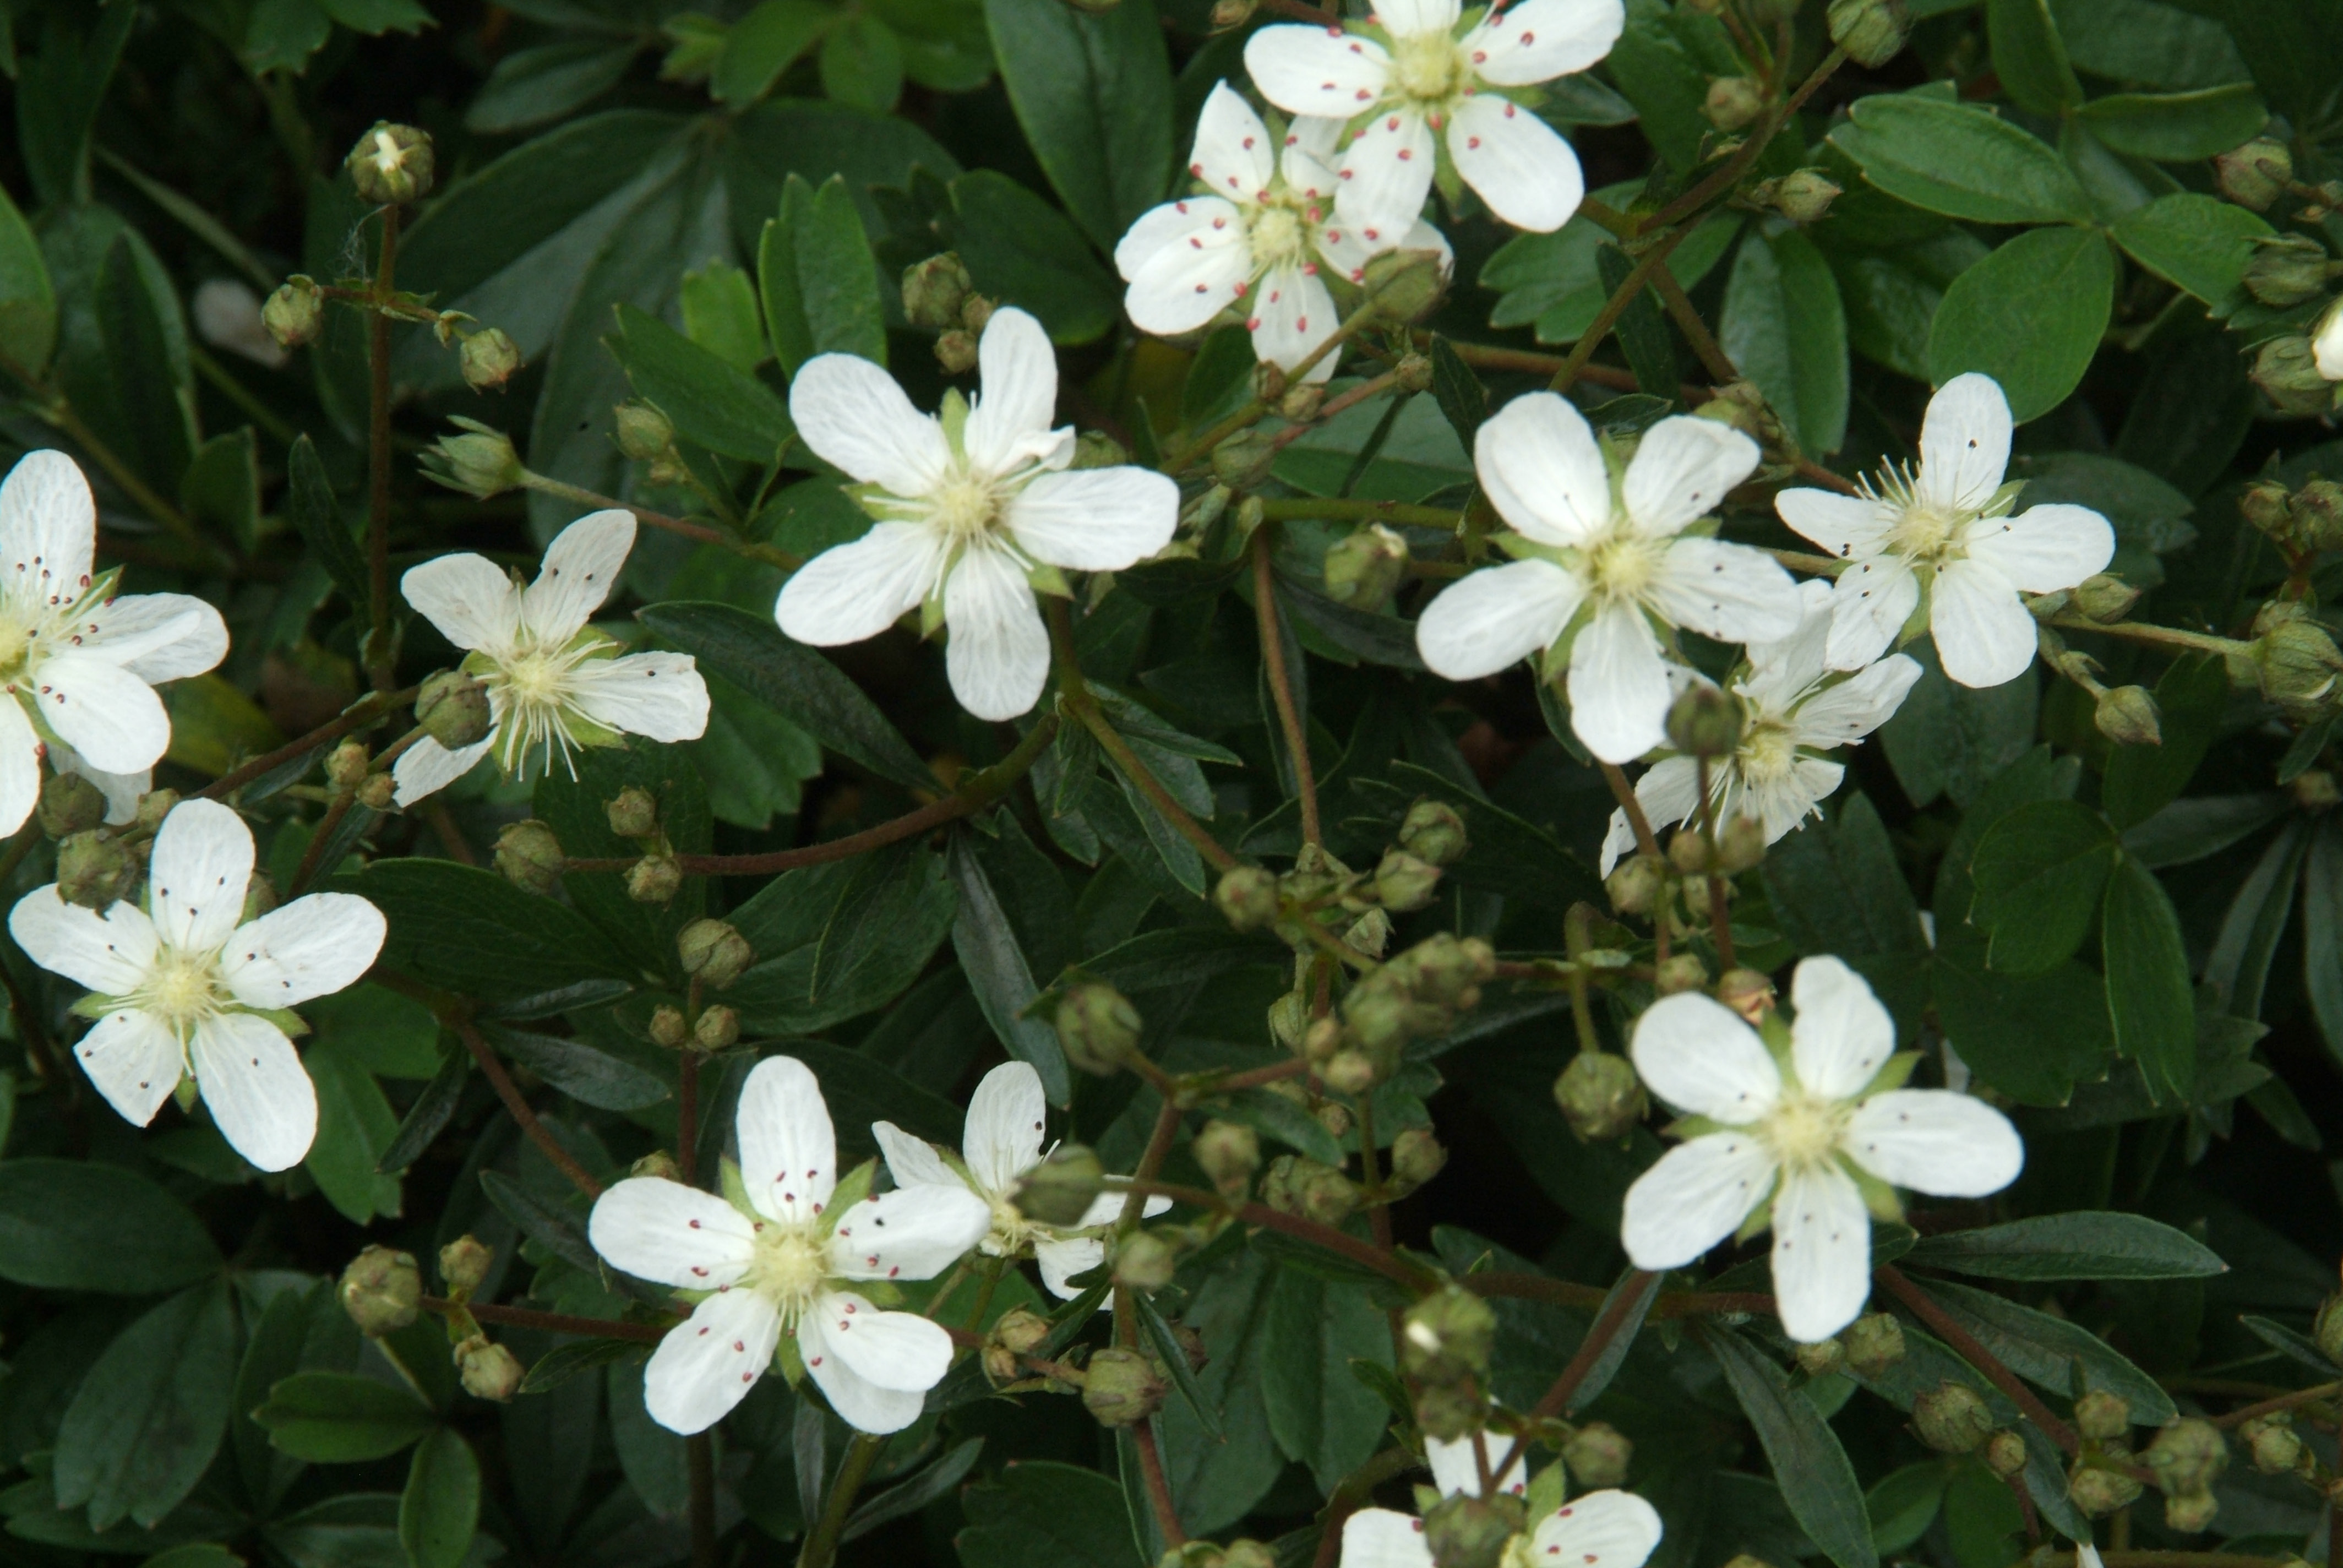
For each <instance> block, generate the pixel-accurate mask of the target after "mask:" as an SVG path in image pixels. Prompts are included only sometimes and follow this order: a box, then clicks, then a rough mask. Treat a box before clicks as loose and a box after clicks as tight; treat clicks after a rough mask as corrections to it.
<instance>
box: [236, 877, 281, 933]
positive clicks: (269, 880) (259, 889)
mask: <svg viewBox="0 0 2343 1568" xmlns="http://www.w3.org/2000/svg"><path fill="white" fill-rule="evenodd" d="M278 902H279V900H278V899H277V879H275V878H274V877H271V876H270V875H269V874H268V873H267V872H266V871H263V870H257V869H256V870H255V871H254V872H253V873H252V880H251V881H249V882H246V884H245V887H244V923H245V924H246V925H250V924H251V923H252V922H253V921H255V920H258V919H259V918H260V917H261V916H263V915H265V914H268V913H270V912H271V911H272V910H275V909H276V908H277V903H278Z"/></svg>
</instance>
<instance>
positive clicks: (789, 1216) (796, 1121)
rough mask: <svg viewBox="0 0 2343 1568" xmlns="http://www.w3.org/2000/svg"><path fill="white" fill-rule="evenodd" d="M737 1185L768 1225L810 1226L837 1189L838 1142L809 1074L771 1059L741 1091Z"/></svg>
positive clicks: (785, 1059)
mask: <svg viewBox="0 0 2343 1568" xmlns="http://www.w3.org/2000/svg"><path fill="white" fill-rule="evenodd" d="M739 1133H740V1180H741V1181H743V1182H744V1183H745V1184H746V1185H747V1187H748V1189H749V1202H751V1203H753V1204H755V1205H756V1207H757V1211H758V1212H759V1213H761V1214H763V1215H764V1216H765V1217H766V1218H767V1219H769V1220H795V1221H805V1220H810V1219H812V1218H813V1217H814V1216H815V1215H817V1214H820V1212H821V1210H822V1205H823V1204H825V1203H827V1202H829V1201H830V1193H831V1191H834V1190H835V1189H836V1188H837V1186H838V1138H837V1135H836V1134H835V1133H834V1132H832V1131H831V1130H830V1106H829V1105H828V1104H827V1103H826V1102H825V1101H823V1100H822V1097H821V1085H820V1083H819V1082H818V1081H816V1080H815V1078H814V1075H813V1069H811V1068H809V1067H808V1066H807V1065H806V1064H805V1063H804V1062H802V1061H799V1060H798V1059H797V1058H796V1057H794V1056H769V1057H767V1058H766V1059H765V1060H762V1061H760V1062H759V1063H758V1064H757V1066H756V1069H755V1070H754V1071H752V1072H750V1073H749V1081H748V1082H747V1083H745V1084H743V1085H741V1088H740V1112H739Z"/></svg>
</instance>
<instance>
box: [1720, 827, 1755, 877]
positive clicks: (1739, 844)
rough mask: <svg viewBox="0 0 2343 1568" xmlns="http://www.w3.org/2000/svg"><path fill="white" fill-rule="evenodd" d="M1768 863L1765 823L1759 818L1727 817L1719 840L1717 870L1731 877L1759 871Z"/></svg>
mask: <svg viewBox="0 0 2343 1568" xmlns="http://www.w3.org/2000/svg"><path fill="white" fill-rule="evenodd" d="M1764 864H1765V823H1763V822H1761V821H1759V820H1758V819H1756V818H1755V817H1744V816H1739V815H1735V816H1733V817H1730V818H1727V819H1725V826H1724V827H1723V828H1722V829H1720V830H1719V831H1718V834H1717V839H1716V869H1718V870H1720V871H1722V872H1724V873H1725V875H1726V876H1728V877H1734V876H1738V875H1740V874H1741V873H1742V872H1744V871H1752V870H1755V869H1757V868H1758V867H1759V866H1762V865H1764Z"/></svg>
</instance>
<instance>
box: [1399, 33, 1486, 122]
mask: <svg viewBox="0 0 2343 1568" xmlns="http://www.w3.org/2000/svg"><path fill="white" fill-rule="evenodd" d="M1472 80H1473V62H1472V59H1471V58H1470V56H1468V55H1466V54H1465V52H1464V51H1463V50H1462V49H1460V48H1458V47H1457V45H1456V40H1455V39H1453V38H1452V37H1450V36H1449V35H1447V34H1445V33H1419V34H1416V35H1413V36H1410V37H1405V38H1401V39H1398V40H1396V41H1395V42H1394V43H1393V47H1392V69H1391V83H1392V86H1393V88H1394V89H1395V90H1396V91H1397V93H1398V95H1399V96H1401V97H1403V98H1407V99H1411V100H1413V101H1414V102H1415V103H1418V104H1422V105H1425V106H1433V105H1442V104H1445V103H1447V102H1448V101H1449V100H1450V99H1452V98H1453V97H1455V96H1456V95H1458V94H1459V93H1461V92H1462V91H1463V89H1464V87H1465V86H1466V85H1468V84H1470V83H1471V82H1472Z"/></svg>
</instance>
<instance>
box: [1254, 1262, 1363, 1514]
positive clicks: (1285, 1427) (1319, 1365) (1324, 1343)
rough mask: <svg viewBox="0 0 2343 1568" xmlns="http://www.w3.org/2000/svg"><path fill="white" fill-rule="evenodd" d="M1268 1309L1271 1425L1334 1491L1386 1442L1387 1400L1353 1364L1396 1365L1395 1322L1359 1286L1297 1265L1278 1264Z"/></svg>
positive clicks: (1266, 1388)
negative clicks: (1357, 1373)
mask: <svg viewBox="0 0 2343 1568" xmlns="http://www.w3.org/2000/svg"><path fill="white" fill-rule="evenodd" d="M1268 1313H1269V1321H1268V1323H1267V1324H1266V1326H1265V1329H1264V1332H1265V1334H1266V1336H1267V1339H1266V1343H1265V1347H1264V1348H1265V1351H1266V1354H1265V1355H1264V1356H1263V1357H1262V1397H1263V1399H1264V1400H1265V1401H1266V1402H1267V1406H1268V1411H1269V1429H1270V1431H1271V1432H1273V1433H1274V1434H1275V1435H1276V1437H1277V1445H1278V1447H1279V1448H1280V1449H1281V1450H1282V1451H1283V1452H1284V1454H1285V1456H1286V1457H1287V1458H1288V1459H1291V1460H1292V1461H1294V1462H1296V1463H1300V1464H1306V1465H1308V1466H1309V1467H1310V1473H1311V1476H1312V1479H1314V1480H1315V1481H1316V1482H1317V1483H1318V1487H1319V1490H1320V1491H1322V1492H1326V1493H1332V1491H1333V1489H1334V1488H1335V1487H1336V1486H1337V1485H1339V1484H1340V1483H1341V1482H1342V1478H1343V1477H1344V1476H1346V1475H1348V1474H1350V1473H1351V1472H1352V1471H1353V1470H1355V1469H1357V1468H1358V1467H1359V1466H1360V1465H1361V1464H1363V1463H1364V1462H1366V1460H1367V1458H1368V1457H1369V1456H1370V1455H1371V1454H1373V1452H1374V1451H1375V1450H1376V1449H1377V1448H1379V1447H1381V1446H1382V1443H1383V1428H1384V1427H1385V1425H1386V1424H1388V1416H1387V1412H1385V1411H1384V1410H1383V1401H1382V1400H1381V1399H1380V1398H1378V1397H1377V1396H1376V1394H1375V1392H1374V1391H1373V1389H1371V1388H1369V1387H1368V1386H1367V1384H1366V1383H1364V1382H1362V1381H1361V1380H1360V1379H1359V1378H1358V1377H1356V1376H1354V1375H1353V1372H1352V1370H1351V1369H1352V1367H1353V1365H1354V1364H1355V1363H1359V1362H1364V1363H1366V1364H1367V1365H1369V1366H1373V1367H1380V1368H1388V1367H1389V1366H1390V1364H1391V1328H1390V1325H1389V1324H1388V1323H1387V1322H1385V1320H1384V1318H1383V1313H1382V1312H1380V1311H1378V1310H1377V1309H1376V1307H1375V1305H1374V1303H1373V1302H1371V1301H1369V1300H1368V1299H1367V1295H1366V1292H1364V1291H1363V1290H1361V1289H1360V1288H1359V1287H1358V1286H1356V1285H1342V1284H1335V1283H1332V1282H1328V1281H1325V1280H1320V1279H1313V1278H1312V1277H1311V1276H1310V1275H1308V1274H1304V1273H1302V1272H1301V1271H1298V1270H1294V1269H1280V1270H1279V1271H1277V1274H1276V1277H1275V1279H1274V1281H1273V1282H1272V1284H1271V1286H1270V1294H1269V1303H1268Z"/></svg>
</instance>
